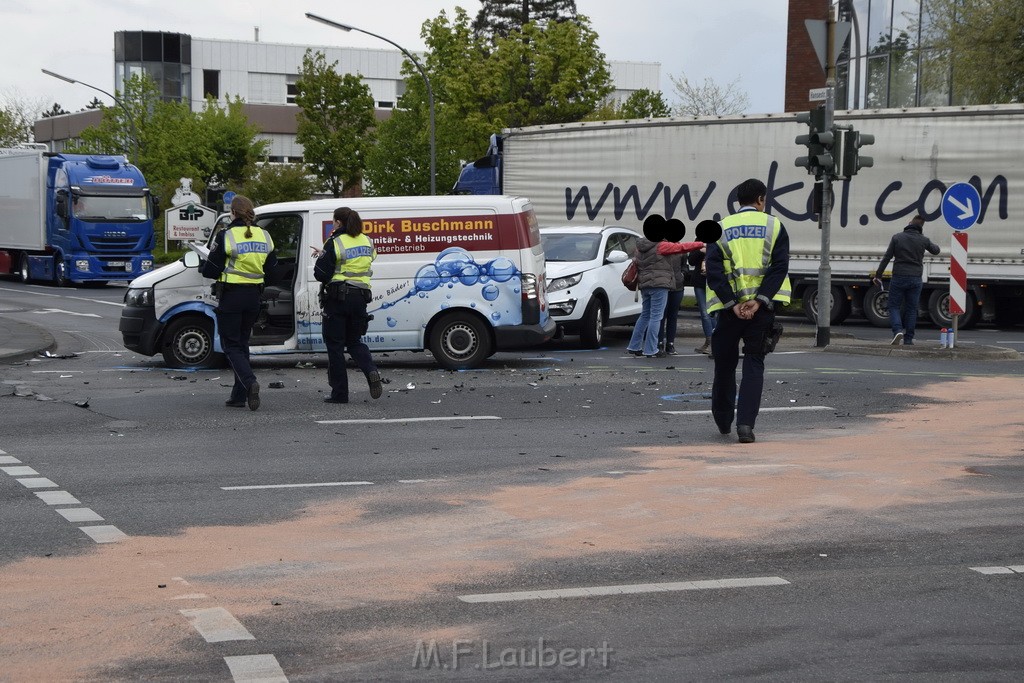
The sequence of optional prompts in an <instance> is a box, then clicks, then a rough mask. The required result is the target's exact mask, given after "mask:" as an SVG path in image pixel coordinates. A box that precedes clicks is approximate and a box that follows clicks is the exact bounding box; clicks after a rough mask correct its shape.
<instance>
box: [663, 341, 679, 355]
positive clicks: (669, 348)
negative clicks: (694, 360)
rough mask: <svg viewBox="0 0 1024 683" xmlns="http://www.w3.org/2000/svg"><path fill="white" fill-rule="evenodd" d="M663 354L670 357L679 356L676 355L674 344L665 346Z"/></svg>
mask: <svg viewBox="0 0 1024 683" xmlns="http://www.w3.org/2000/svg"><path fill="white" fill-rule="evenodd" d="M665 353H667V354H668V355H670V356H676V355H679V354H677V353H676V347H675V345H674V344H669V345H668V346H666V347H665Z"/></svg>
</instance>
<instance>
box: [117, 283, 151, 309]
mask: <svg viewBox="0 0 1024 683" xmlns="http://www.w3.org/2000/svg"><path fill="white" fill-rule="evenodd" d="M124 303H125V305H126V306H152V305H153V288H152V287H147V288H146V289H129V290H128V291H127V292H126V293H125V295H124Z"/></svg>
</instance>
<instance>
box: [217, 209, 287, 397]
mask: <svg viewBox="0 0 1024 683" xmlns="http://www.w3.org/2000/svg"><path fill="white" fill-rule="evenodd" d="M255 222H256V213H255V212H254V211H253V205H252V201H251V200H250V199H249V198H248V197H243V196H242V195H235V198H234V199H232V200H231V223H230V225H229V226H228V227H227V229H225V230H222V231H221V232H219V233H218V234H217V236H216V237H214V240H213V249H211V250H210V256H209V257H208V258H207V260H206V261H205V262H204V263H203V267H202V274H203V276H204V277H208V278H214V279H216V280H217V282H216V283H215V284H214V293H215V295H216V296H217V299H218V301H217V309H216V312H217V330H218V332H219V333H220V345H221V348H222V349H223V350H224V355H225V356H226V357H227V359H228V364H229V365H231V370H232V371H233V372H234V375H235V383H234V385H233V386H232V387H231V396H230V398H228V400H227V401H225V402H224V404H225V405H227V406H229V407H231V408H243V407H245V406H246V405H248V406H249V410H257V409H258V408H259V407H260V383H259V382H257V381H256V375H255V374H254V373H253V371H252V366H251V365H250V364H249V337H250V336H251V335H252V326H253V325H254V324H255V323H256V318H258V317H259V313H260V294H261V293H262V292H263V283H264V273H265V272H267V271H268V270H271V269H273V267H274V266H275V265H276V264H277V256H276V255H275V254H274V240H272V239H271V238H270V234H269V233H267V232H266V231H265V230H263V229H262V228H258V227H256V226H254V225H253V223H255Z"/></svg>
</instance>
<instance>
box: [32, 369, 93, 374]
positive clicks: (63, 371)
mask: <svg viewBox="0 0 1024 683" xmlns="http://www.w3.org/2000/svg"><path fill="white" fill-rule="evenodd" d="M83 372H85V371H84V370H33V371H32V374H33V375H56V374H64V373H68V374H71V373H74V374H76V375H81V374H82V373H83Z"/></svg>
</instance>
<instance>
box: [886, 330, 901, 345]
mask: <svg viewBox="0 0 1024 683" xmlns="http://www.w3.org/2000/svg"><path fill="white" fill-rule="evenodd" d="M902 344H903V333H902V332H897V333H896V334H895V336H893V338H892V341H891V342H889V346H901V345H902Z"/></svg>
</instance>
